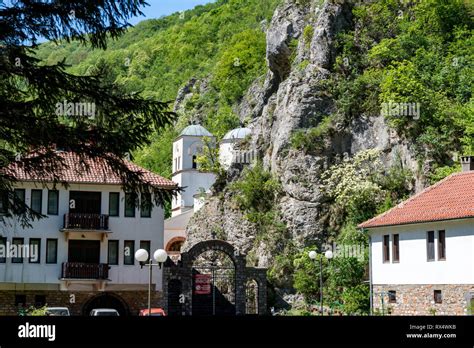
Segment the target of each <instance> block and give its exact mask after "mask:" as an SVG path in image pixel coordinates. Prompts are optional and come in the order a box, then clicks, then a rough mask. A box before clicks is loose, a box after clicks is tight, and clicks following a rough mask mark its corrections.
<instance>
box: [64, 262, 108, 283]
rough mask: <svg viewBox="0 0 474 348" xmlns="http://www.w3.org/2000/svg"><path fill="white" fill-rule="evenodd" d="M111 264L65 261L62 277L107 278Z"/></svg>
mask: <svg viewBox="0 0 474 348" xmlns="http://www.w3.org/2000/svg"><path fill="white" fill-rule="evenodd" d="M109 269H110V266H109V265H108V264H106V263H82V262H64V263H63V265H62V274H61V278H62V279H91V280H107V279H108V278H109Z"/></svg>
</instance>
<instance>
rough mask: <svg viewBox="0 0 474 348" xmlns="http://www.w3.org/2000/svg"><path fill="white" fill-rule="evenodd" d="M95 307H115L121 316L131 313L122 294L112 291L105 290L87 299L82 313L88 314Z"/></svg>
mask: <svg viewBox="0 0 474 348" xmlns="http://www.w3.org/2000/svg"><path fill="white" fill-rule="evenodd" d="M94 308H113V309H116V310H117V312H119V314H120V315H121V316H127V315H129V314H130V311H129V308H128V305H127V303H126V302H125V301H124V300H123V299H122V298H121V297H120V296H118V295H117V294H114V293H111V292H104V293H102V294H99V295H96V296H94V297H92V298H90V299H89V300H87V301H86V303H85V304H84V306H82V315H85V316H88V315H89V314H90V312H91V311H92V310H93V309H94Z"/></svg>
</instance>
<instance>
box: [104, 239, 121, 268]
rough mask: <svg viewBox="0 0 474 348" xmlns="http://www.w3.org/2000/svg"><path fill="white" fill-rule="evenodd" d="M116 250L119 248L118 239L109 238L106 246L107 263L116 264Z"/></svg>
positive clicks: (117, 256)
mask: <svg viewBox="0 0 474 348" xmlns="http://www.w3.org/2000/svg"><path fill="white" fill-rule="evenodd" d="M118 250H119V241H118V240H109V247H108V261H107V262H108V263H109V265H118V258H119V255H118Z"/></svg>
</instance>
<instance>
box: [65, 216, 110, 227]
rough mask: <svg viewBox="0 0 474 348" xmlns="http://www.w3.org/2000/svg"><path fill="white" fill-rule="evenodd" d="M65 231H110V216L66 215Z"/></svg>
mask: <svg viewBox="0 0 474 348" xmlns="http://www.w3.org/2000/svg"><path fill="white" fill-rule="evenodd" d="M64 230H88V231H108V230H109V216H108V215H104V214H81V213H67V214H64Z"/></svg>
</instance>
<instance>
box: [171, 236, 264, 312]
mask: <svg viewBox="0 0 474 348" xmlns="http://www.w3.org/2000/svg"><path fill="white" fill-rule="evenodd" d="M266 273H267V270H266V269H264V268H254V267H246V262H245V255H241V254H239V252H238V250H237V249H235V248H234V247H233V246H232V245H231V244H229V243H227V242H224V241H222V240H209V241H204V242H200V243H197V244H196V245H194V246H193V247H192V248H191V249H190V250H189V251H188V252H184V253H182V254H181V260H180V261H179V262H178V263H177V264H175V263H174V262H172V261H171V260H168V261H167V262H166V263H165V266H164V269H163V279H164V284H168V286H164V287H163V298H164V305H165V309H166V310H167V312H168V313H169V314H170V315H245V314H259V315H264V314H267V278H266ZM252 281H253V282H254V283H255V286H254V287H253V288H254V291H253V292H249V291H248V289H247V284H248V282H252ZM178 284H179V286H178ZM178 289H179V290H180V291H181V293H179V294H178V293H177V292H179V291H178ZM247 295H250V296H253V298H252V299H250V302H251V303H252V304H253V305H252V306H249V305H248V304H249V300H248V299H247ZM250 307H252V308H253V309H251V310H249V308H250Z"/></svg>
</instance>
